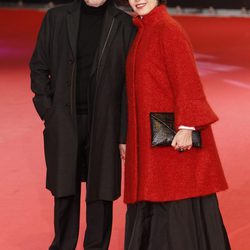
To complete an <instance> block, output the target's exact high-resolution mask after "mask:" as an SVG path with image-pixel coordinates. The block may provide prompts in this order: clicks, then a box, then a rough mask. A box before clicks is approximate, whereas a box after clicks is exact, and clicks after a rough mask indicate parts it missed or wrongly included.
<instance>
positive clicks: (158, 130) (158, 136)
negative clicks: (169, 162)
mask: <svg viewBox="0 0 250 250" xmlns="http://www.w3.org/2000/svg"><path fill="white" fill-rule="evenodd" d="M150 123H151V143H152V146H153V147H155V146H171V143H172V141H173V139H174V136H175V134H176V132H175V130H174V113H155V112H151V113H150ZM192 144H193V147H197V148H200V147H201V134H200V131H197V130H195V131H193V132H192Z"/></svg>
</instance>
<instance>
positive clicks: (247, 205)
mask: <svg viewBox="0 0 250 250" xmlns="http://www.w3.org/2000/svg"><path fill="white" fill-rule="evenodd" d="M42 16H43V13H42V12H39V11H24V10H22V11H18V10H7V9H1V10H0V114H1V116H0V131H1V132H0V152H1V163H0V166H1V168H0V171H1V173H0V190H1V199H0V216H1V217H0V221H1V227H0V235H1V237H0V246H1V247H0V248H1V249H5V250H44V249H48V245H49V243H50V242H51V240H52V236H53V234H52V229H53V227H52V225H53V217H52V212H53V199H52V197H51V195H50V194H49V192H47V191H46V190H45V189H44V185H45V162H44V158H43V144H42V143H43V142H42V129H43V124H42V123H41V121H40V120H39V118H38V116H37V115H36V113H35V110H34V108H33V106H32V102H31V98H32V94H31V92H30V83H29V69H28V67H27V65H28V61H29V58H30V56H31V53H32V49H33V46H34V41H35V39H36V35H37V31H38V28H39V26H40V22H41V18H42ZM177 19H178V20H179V21H181V23H182V24H183V25H184V27H185V28H186V29H187V31H188V33H189V35H190V37H191V40H192V42H193V44H194V48H195V51H196V53H197V60H198V65H199V69H200V73H201V75H202V80H203V83H204V87H205V91H206V93H207V96H208V99H209V101H210V103H211V105H212V107H213V108H214V109H215V111H216V113H217V114H218V115H219V117H220V122H219V123H217V124H216V125H215V126H214V132H215V136H216V141H217V144H218V148H219V151H220V155H221V159H222V162H223V165H224V169H225V174H226V176H227V179H228V182H229V185H230V189H229V190H228V191H227V192H224V193H221V194H219V198H220V206H221V210H222V213H223V217H224V221H225V224H226V227H227V230H228V233H229V237H230V240H231V244H232V249H233V250H249V249H250V238H249V235H250V199H249V197H250V177H249V176H250V153H249V152H250V151H249V148H250V133H249V127H250V116H249V110H250V101H249V100H250V71H249V68H250V60H249V56H250V19H244V18H205V17H178V18H177ZM83 197H84V196H83ZM82 204H83V206H82V208H83V209H84V202H83V203H82ZM83 209H82V217H81V218H82V228H81V232H80V238H79V244H78V248H77V249H82V238H83V233H84V224H85V219H84V216H83V215H84V212H85V211H84V210H83ZM114 211H115V216H114V226H113V235H112V241H111V247H110V249H111V250H122V249H123V247H122V246H123V239H124V236H123V235H124V213H125V206H124V205H123V203H122V200H121V199H120V200H119V201H118V202H116V203H115V209H114Z"/></svg>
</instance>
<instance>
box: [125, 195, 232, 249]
mask: <svg viewBox="0 0 250 250" xmlns="http://www.w3.org/2000/svg"><path fill="white" fill-rule="evenodd" d="M230 249H231V248H230V244H229V240H228V237H227V233H226V230H225V227H224V224H223V220H222V217H221V213H220V210H219V206H218V200H217V196H216V194H212V195H209V196H204V197H198V198H191V199H185V200H180V201H171V202H161V203H153V202H138V203H136V204H131V205H128V208H127V214H126V235H125V250H230Z"/></svg>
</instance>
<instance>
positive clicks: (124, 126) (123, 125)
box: [119, 23, 136, 144]
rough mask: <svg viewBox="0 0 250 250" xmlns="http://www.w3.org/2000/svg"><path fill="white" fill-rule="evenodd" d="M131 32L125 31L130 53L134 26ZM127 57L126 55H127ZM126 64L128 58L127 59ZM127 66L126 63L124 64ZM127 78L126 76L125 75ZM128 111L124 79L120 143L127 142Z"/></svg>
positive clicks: (130, 29)
mask: <svg viewBox="0 0 250 250" xmlns="http://www.w3.org/2000/svg"><path fill="white" fill-rule="evenodd" d="M128 30H129V32H128V31H127V32H125V33H126V34H127V36H125V39H124V40H125V41H124V43H125V45H126V46H125V54H126V55H127V54H128V51H129V48H130V46H131V44H132V42H133V40H134V37H135V34H136V29H135V27H134V26H132V23H131V26H128ZM125 58H126V57H125ZM125 64H126V60H125ZM124 67H125V65H124ZM124 79H125V76H124ZM127 116H128V111H127V94H126V80H124V83H123V86H122V99H121V123H120V141H119V143H120V144H126V137H127V122H128V118H127Z"/></svg>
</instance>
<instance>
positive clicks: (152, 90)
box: [124, 5, 227, 203]
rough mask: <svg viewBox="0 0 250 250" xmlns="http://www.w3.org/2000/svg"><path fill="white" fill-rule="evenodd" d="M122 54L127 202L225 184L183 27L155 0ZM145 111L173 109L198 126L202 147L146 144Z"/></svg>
mask: <svg viewBox="0 0 250 250" xmlns="http://www.w3.org/2000/svg"><path fill="white" fill-rule="evenodd" d="M134 24H135V25H136V26H137V27H138V33H137V35H136V38H135V40H134V42H133V44H132V46H131V49H130V52H129V55H128V58H127V76H126V77H127V95H128V134H127V152H126V161H125V196H124V200H125V202H126V203H134V202H138V201H155V202H156V201H170V200H179V199H184V198H190V197H196V196H202V195H206V194H211V193H215V192H218V191H221V190H224V189H226V188H227V183H226V180H225V177H224V173H223V169H222V166H221V162H220V159H219V156H218V152H217V149H216V145H215V141H214V137H213V133H212V130H211V127H210V124H212V123H214V122H215V121H217V119H218V118H217V116H216V115H215V114H214V112H213V111H212V109H211V107H210V106H209V104H208V103H207V100H206V97H205V95H204V91H203V88H202V84H201V81H200V78H199V75H198V72H197V69H196V64H195V60H194V57H193V51H192V47H191V45H190V43H189V40H188V38H187V37H186V35H185V33H184V31H183V29H182V28H181V27H180V25H179V24H177V22H176V21H174V20H173V19H172V18H171V17H170V16H169V15H168V13H167V11H166V7H165V6H163V5H160V6H158V7H156V8H155V9H154V10H153V11H151V12H150V13H149V14H148V15H146V16H144V17H143V18H142V19H140V18H139V17H136V18H134ZM150 112H174V113H175V119H176V121H175V122H176V124H175V126H176V128H178V127H179V126H180V125H186V126H191V127H192V126H193V127H196V128H199V129H201V136H202V143H203V147H202V148H201V149H196V148H192V149H191V150H190V151H186V152H184V153H179V152H177V151H175V150H174V149H173V148H172V147H154V148H153V147H151V130H150V119H149V114H150Z"/></svg>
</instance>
